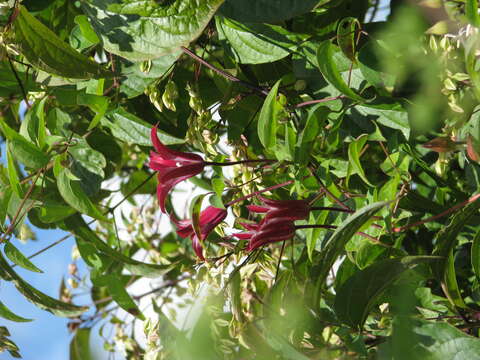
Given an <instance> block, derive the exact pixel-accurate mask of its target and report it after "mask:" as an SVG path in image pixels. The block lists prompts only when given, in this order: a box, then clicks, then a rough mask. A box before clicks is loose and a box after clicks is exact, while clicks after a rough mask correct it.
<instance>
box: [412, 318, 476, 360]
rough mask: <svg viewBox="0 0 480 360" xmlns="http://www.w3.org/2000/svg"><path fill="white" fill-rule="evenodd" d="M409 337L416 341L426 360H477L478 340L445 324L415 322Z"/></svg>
mask: <svg viewBox="0 0 480 360" xmlns="http://www.w3.org/2000/svg"><path fill="white" fill-rule="evenodd" d="M411 336H414V337H415V339H416V340H417V344H418V349H419V350H420V349H421V350H423V351H422V352H421V354H422V358H423V359H426V360H445V359H456V360H473V359H475V360H477V359H479V355H478V354H480V340H479V339H478V338H475V337H472V336H469V335H467V334H466V333H465V332H463V331H460V330H458V329H457V328H455V327H454V326H452V325H450V324H448V323H446V322H440V321H439V322H427V321H422V320H416V324H415V326H414V327H413V329H412V333H411Z"/></svg>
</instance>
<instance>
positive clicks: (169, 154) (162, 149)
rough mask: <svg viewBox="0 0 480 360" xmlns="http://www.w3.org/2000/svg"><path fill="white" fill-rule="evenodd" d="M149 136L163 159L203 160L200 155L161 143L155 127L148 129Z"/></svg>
mask: <svg viewBox="0 0 480 360" xmlns="http://www.w3.org/2000/svg"><path fill="white" fill-rule="evenodd" d="M150 138H151V139H152V143H153V147H154V148H155V150H156V151H157V152H158V154H159V155H160V156H161V157H162V158H163V159H165V160H174V161H180V162H181V161H193V162H203V159H202V157H201V156H200V155H197V154H192V153H186V152H182V151H175V150H171V149H169V148H168V147H166V146H165V145H163V144H162V143H161V141H160V140H159V139H158V134H157V127H156V126H154V127H153V128H152V129H151V130H150Z"/></svg>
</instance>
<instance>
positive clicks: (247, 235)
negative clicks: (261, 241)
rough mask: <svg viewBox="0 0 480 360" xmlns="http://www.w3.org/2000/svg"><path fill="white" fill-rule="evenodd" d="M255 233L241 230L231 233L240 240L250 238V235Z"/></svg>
mask: <svg viewBox="0 0 480 360" xmlns="http://www.w3.org/2000/svg"><path fill="white" fill-rule="evenodd" d="M254 234H255V233H253V232H241V233H235V234H232V235H233V236H235V237H236V238H237V239H240V240H249V239H251V238H252V236H253V235H254Z"/></svg>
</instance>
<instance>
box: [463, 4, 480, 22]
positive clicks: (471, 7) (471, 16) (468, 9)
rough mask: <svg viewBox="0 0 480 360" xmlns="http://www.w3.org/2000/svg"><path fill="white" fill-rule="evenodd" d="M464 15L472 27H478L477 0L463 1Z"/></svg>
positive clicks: (479, 17) (479, 18)
mask: <svg viewBox="0 0 480 360" xmlns="http://www.w3.org/2000/svg"><path fill="white" fill-rule="evenodd" d="M465 15H466V16H467V19H468V21H469V22H470V24H472V25H473V26H476V27H479V26H480V16H479V15H478V0H465Z"/></svg>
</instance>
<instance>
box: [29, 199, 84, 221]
mask: <svg viewBox="0 0 480 360" xmlns="http://www.w3.org/2000/svg"><path fill="white" fill-rule="evenodd" d="M36 210H37V212H38V218H39V219H40V220H41V221H42V222H43V223H45V224H49V223H54V222H57V221H60V220H63V219H65V218H67V217H69V216H70V215H73V214H75V213H76V212H77V211H76V210H75V209H73V208H71V207H70V206H67V205H65V204H63V203H56V202H51V201H45V202H43V204H42V206H41V207H38V208H37V209H36Z"/></svg>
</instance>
